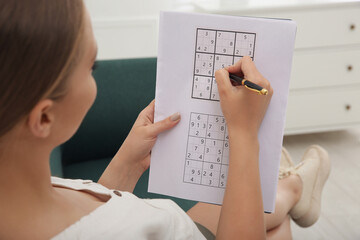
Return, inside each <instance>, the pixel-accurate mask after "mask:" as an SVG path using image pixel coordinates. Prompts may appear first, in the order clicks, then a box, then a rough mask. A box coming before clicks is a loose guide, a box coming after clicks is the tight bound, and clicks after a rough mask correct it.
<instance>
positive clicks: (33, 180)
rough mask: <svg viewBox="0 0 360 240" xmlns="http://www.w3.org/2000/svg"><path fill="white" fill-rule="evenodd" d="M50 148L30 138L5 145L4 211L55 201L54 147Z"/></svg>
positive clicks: (0, 173)
mask: <svg viewBox="0 0 360 240" xmlns="http://www.w3.org/2000/svg"><path fill="white" fill-rule="evenodd" d="M44 146H45V147H44ZM46 146H47V144H45V143H41V142H39V141H37V140H31V141H30V140H29V139H27V138H26V137H25V138H17V139H16V140H14V139H12V140H9V141H7V142H5V143H4V142H2V143H1V148H0V182H1V184H0V193H1V197H0V209H1V208H2V207H7V208H12V209H14V208H19V207H20V208H36V207H37V206H39V205H38V204H46V203H49V202H50V201H51V200H52V199H53V193H54V191H53V188H52V185H51V180H50V177H51V172H50V165H49V156H50V153H51V148H50V147H46ZM1 206H2V207H1ZM34 210H35V209H34Z"/></svg>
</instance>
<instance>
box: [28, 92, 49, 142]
mask: <svg viewBox="0 0 360 240" xmlns="http://www.w3.org/2000/svg"><path fill="white" fill-rule="evenodd" d="M53 105H54V102H53V101H52V100H50V99H44V100H41V101H40V102H39V103H38V104H36V106H35V107H34V108H33V109H32V110H31V112H30V114H29V118H28V126H29V129H30V132H31V133H32V134H33V135H34V136H35V137H39V138H46V137H48V136H49V135H50V132H51V127H52V125H53V124H54V113H53V112H52V110H53Z"/></svg>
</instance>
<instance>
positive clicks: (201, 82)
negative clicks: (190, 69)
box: [191, 28, 256, 101]
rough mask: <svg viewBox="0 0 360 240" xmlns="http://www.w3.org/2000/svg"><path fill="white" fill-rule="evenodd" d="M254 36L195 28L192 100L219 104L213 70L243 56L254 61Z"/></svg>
mask: <svg viewBox="0 0 360 240" xmlns="http://www.w3.org/2000/svg"><path fill="white" fill-rule="evenodd" d="M255 40H256V34H255V33H246V32H233V31H223V30H212V29H202V28H198V29H197V30H196V44H195V60H194V76H193V88H192V95H191V96H192V98H197V99H205V100H212V101H219V100H220V98H219V92H218V89H217V86H216V80H215V71H216V70H218V69H221V68H224V67H227V66H230V65H232V64H234V63H235V62H237V61H239V60H240V59H241V58H242V57H243V56H250V57H251V58H252V59H254V50H255Z"/></svg>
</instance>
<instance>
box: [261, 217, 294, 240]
mask: <svg viewBox="0 0 360 240" xmlns="http://www.w3.org/2000/svg"><path fill="white" fill-rule="evenodd" d="M266 238H267V239H269V240H273V239H274V240H291V239H292V236H291V228H290V216H289V215H288V216H286V217H285V220H284V221H283V222H282V223H281V224H280V225H279V226H277V227H276V228H273V229H272V230H270V231H267V233H266Z"/></svg>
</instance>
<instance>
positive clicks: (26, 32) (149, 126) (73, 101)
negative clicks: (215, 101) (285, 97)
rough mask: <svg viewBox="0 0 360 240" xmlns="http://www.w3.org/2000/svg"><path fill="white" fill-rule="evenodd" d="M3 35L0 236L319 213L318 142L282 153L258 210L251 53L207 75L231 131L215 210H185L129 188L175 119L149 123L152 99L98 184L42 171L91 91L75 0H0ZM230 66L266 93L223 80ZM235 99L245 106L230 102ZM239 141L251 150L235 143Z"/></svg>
mask: <svg viewBox="0 0 360 240" xmlns="http://www.w3.org/2000/svg"><path fill="white" fill-rule="evenodd" d="M0 31H1V34H0V180H1V184H0V193H1V195H0V216H2V218H1V220H0V239H49V238H52V237H54V238H55V239H69V238H70V239H72V238H84V239H87V238H93V239H99V238H101V239H113V238H119V239H147V238H151V239H169V238H177V239H185V238H187V239H191V238H194V239H203V238H204V236H203V234H202V233H201V232H200V231H199V229H200V230H202V231H203V233H204V234H205V235H212V234H215V235H216V236H217V237H218V238H219V239H238V238H243V239H264V238H266V236H267V237H269V238H271V237H273V238H276V239H279V237H285V238H288V237H291V234H290V228H289V217H288V213H289V212H290V211H291V212H290V214H291V216H292V217H293V218H294V219H296V221H298V222H299V224H301V225H303V226H305V225H310V224H312V223H314V222H315V221H316V219H317V218H318V212H319V206H318V207H317V206H316V201H315V203H314V201H313V200H312V198H314V196H315V200H318V198H319V196H320V193H321V190H322V186H323V183H324V182H325V180H326V177H327V171H325V170H323V169H326V166H327V165H328V160H327V155H326V152H324V151H323V150H322V149H321V148H319V147H313V148H311V149H310V150H309V152H308V153H307V154H306V155H305V157H304V161H303V164H302V165H300V166H298V167H297V169H296V170H295V169H294V167H293V166H292V162H291V160H290V159H289V158H288V157H287V158H284V159H285V160H284V161H283V162H284V164H285V165H287V168H286V169H285V170H283V174H282V175H283V176H287V177H285V178H284V179H282V180H281V181H280V182H279V189H278V197H277V202H276V212H275V214H272V215H265V216H264V214H263V206H262V197H261V189H260V178H259V169H258V153H259V144H258V139H257V132H258V129H259V126H260V124H261V121H262V118H263V116H264V114H265V112H266V109H267V106H268V104H269V101H270V99H271V96H272V88H271V86H270V84H269V82H268V81H267V80H266V79H265V78H264V77H263V76H262V75H261V74H260V73H259V72H258V71H257V69H256V67H255V65H254V64H253V62H252V61H251V59H250V58H248V57H244V58H243V59H242V60H241V61H240V62H238V63H237V64H235V65H234V66H231V67H229V68H227V69H222V70H219V71H217V72H216V81H217V84H218V88H219V94H220V99H221V101H220V103H221V107H222V111H223V113H224V116H225V118H226V121H227V125H228V129H229V137H230V168H229V175H228V182H227V187H226V192H225V196H224V203H223V206H222V207H218V206H213V205H208V204H202V203H199V204H197V205H196V206H195V207H193V208H192V209H190V210H189V212H188V215H187V214H186V213H184V212H183V211H182V210H181V209H180V208H179V207H177V206H176V205H175V204H174V203H173V202H171V201H169V200H143V199H138V198H137V197H135V196H134V195H132V194H131V193H130V192H132V190H133V188H134V186H135V184H136V182H137V180H138V179H139V177H140V176H141V174H142V173H143V172H144V171H145V170H146V169H147V168H148V167H149V161H150V151H151V148H152V147H153V145H154V143H155V141H156V137H157V135H158V134H159V133H161V132H163V131H166V130H169V129H171V128H173V127H174V126H176V124H177V123H178V122H179V121H180V115H179V114H178V113H175V114H174V115H172V116H170V117H168V118H167V119H164V120H163V121H160V122H157V123H153V114H154V102H152V103H151V104H150V105H149V106H148V107H147V108H145V109H144V110H143V111H142V112H141V113H140V114H139V117H138V119H137V120H136V122H135V123H134V126H133V128H132V130H131V132H130V133H129V136H128V138H127V139H126V140H125V142H124V143H123V145H122V146H121V148H120V149H119V151H118V153H117V154H116V155H115V157H114V159H113V160H112V161H111V163H110V164H109V166H108V167H107V169H106V170H105V172H104V173H103V175H102V176H101V178H100V180H99V183H100V184H102V185H100V184H97V183H92V182H91V181H81V180H66V179H59V178H51V175H50V167H49V156H50V153H51V151H52V150H53V149H54V148H55V147H56V146H58V145H60V144H62V143H63V142H65V141H67V140H68V139H69V138H70V137H71V136H72V135H73V134H74V133H75V132H76V130H77V129H78V127H79V125H80V123H81V121H82V120H83V118H84V116H85V114H86V113H87V111H88V110H89V108H90V107H91V105H92V103H93V102H94V100H95V96H96V84H95V81H94V79H93V77H92V68H93V65H94V62H95V59H96V52H97V48H96V42H95V39H94V35H93V31H92V27H91V23H90V18H89V15H88V13H87V11H86V9H85V7H84V3H83V1H82V0H51V1H49V0H32V1H22V2H21V3H19V2H18V1H5V0H1V1H0ZM229 72H231V73H237V74H244V75H245V77H246V78H248V79H250V80H252V81H254V82H256V83H257V84H260V85H262V86H264V87H266V88H267V89H269V92H270V94H269V95H268V96H266V97H264V96H259V95H256V94H253V93H252V92H250V91H247V90H244V89H243V88H241V87H234V86H232V85H231V84H230V80H229V75H228V74H229ZM242 101H246V102H248V104H246V106H244V105H243V106H242V107H241V108H237V107H234V106H237V105H238V104H237V103H238V102H242ZM254 109H256V111H254ZM238 144H239V145H247V146H249V147H248V149H247V151H244V152H243V151H238V148H237V147H236V145H238ZM309 159H312V160H311V161H309ZM318 170H319V171H318ZM295 172H297V174H292V173H295ZM313 172H315V173H316V174H312V173H313ZM318 172H320V173H321V174H317V173H318ZM309 175H311V176H314V177H311V178H309V177H308V176H309ZM313 186H315V187H313ZM110 189H117V190H110ZM119 190H121V192H120V191H119ZM244 196H246V197H244ZM189 216H190V217H191V218H190V217H189ZM192 219H193V220H194V221H197V222H198V223H199V224H197V225H195V224H194V222H193V221H192ZM19 226H20V227H21V228H20V227H19ZM197 226H198V227H197ZM204 226H205V227H204ZM19 229H21V231H19ZM266 230H268V232H266ZM209 238H210V236H209Z"/></svg>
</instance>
